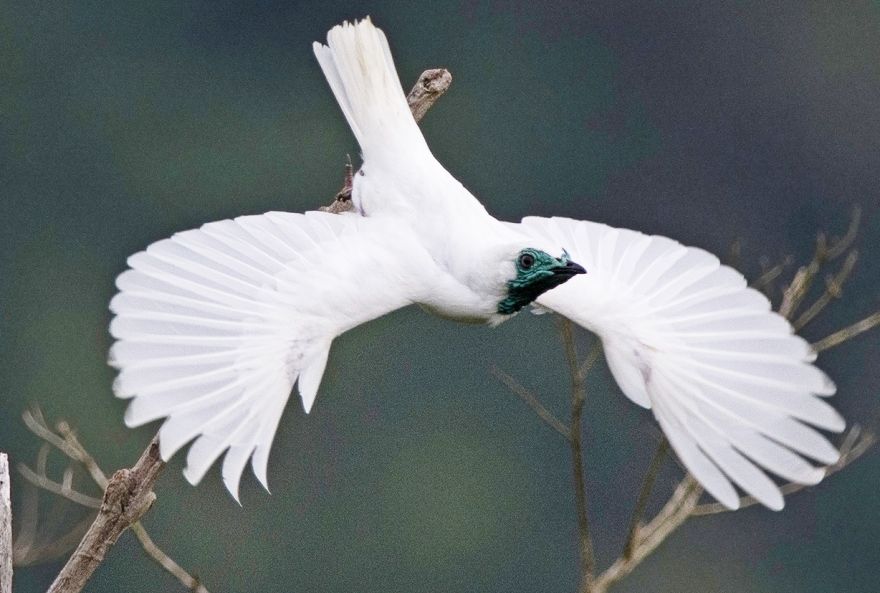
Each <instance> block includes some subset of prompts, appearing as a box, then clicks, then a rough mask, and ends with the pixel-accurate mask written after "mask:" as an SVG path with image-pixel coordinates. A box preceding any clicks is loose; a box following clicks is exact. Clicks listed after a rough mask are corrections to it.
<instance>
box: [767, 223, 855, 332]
mask: <svg viewBox="0 0 880 593" xmlns="http://www.w3.org/2000/svg"><path fill="white" fill-rule="evenodd" d="M861 216H862V210H861V208H859V207H858V206H856V207H854V208H853V213H852V218H851V219H850V224H849V228H848V229H847V231H846V234H844V236H843V237H840V238H839V239H836V240H834V241H833V244H831V245H829V244H828V240H827V238H826V236H825V233H819V235H818V236H817V237H816V249H815V252H814V254H813V259H812V261H810V263H809V264H807V265H806V266H804V267H802V268H800V269H799V270H798V271H797V273H796V274H795V276H794V279H793V280H792V281H791V284H789V285H788V287H787V288H786V289H785V291H783V296H782V304H780V306H779V314H780V315H782V316H783V317H785V318H786V319H791V318H792V317H794V314H795V313H796V312H797V309H798V307H799V306H800V304H801V303H802V302H803V300H804V298H806V296H807V294H808V293H809V292H810V288H811V286H812V285H813V279H814V278H815V277H816V275H817V274H818V273H819V271H820V270H821V269H822V266H823V265H824V264H825V263H827V262H830V261H833V260H835V259H837V258H838V257H840V256H841V255H843V254H844V253H846V252H847V251H848V250H849V248H850V247H851V246H852V244H853V243H854V242H855V240H856V237H857V235H858V231H859V224H860V221H861Z"/></svg>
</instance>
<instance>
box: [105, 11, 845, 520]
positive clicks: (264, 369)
mask: <svg viewBox="0 0 880 593" xmlns="http://www.w3.org/2000/svg"><path fill="white" fill-rule="evenodd" d="M314 50H315V55H316V56H317V58H318V61H319V63H320V65H321V68H322V70H323V71H324V74H325V76H326V78H327V80H328V82H329V84H330V87H331V89H332V91H333V94H334V95H335V97H336V100H337V102H338V103H339V105H340V107H341V109H342V111H343V113H344V115H345V117H346V120H347V121H348V123H349V125H350V127H351V129H352V131H353V132H354V134H355V136H356V138H357V140H358V143H359V144H360V146H361V149H362V151H363V157H364V165H363V167H362V168H361V170H360V174H358V175H356V176H355V182H354V188H353V196H352V199H353V201H354V204H355V206H356V212H355V213H348V214H344V215H332V214H326V213H319V212H309V213H307V214H304V215H303V214H289V213H281V212H272V213H268V214H265V215H262V216H246V217H241V218H238V219H235V220H225V221H220V222H214V223H209V224H206V225H205V226H203V227H201V228H200V229H198V230H191V231H186V232H183V233H178V234H177V235H174V236H173V237H171V238H170V239H166V240H163V241H159V242H157V243H154V244H153V245H151V246H150V247H148V248H147V249H146V251H144V252H141V253H138V254H135V255H134V256H132V257H131V258H129V261H128V264H129V266H130V268H131V269H130V270H128V271H126V272H124V273H123V274H122V275H120V276H119V278H118V280H117V286H118V288H119V290H120V292H119V294H117V295H116V297H115V298H114V299H113V301H112V302H111V310H112V311H113V313H114V314H115V318H114V320H113V322H112V324H111V327H110V331H111V334H112V335H113V337H114V338H116V339H117V342H116V343H115V344H114V346H113V348H112V350H111V353H110V360H111V364H113V365H114V366H116V367H117V368H118V369H119V371H120V372H119V377H118V378H117V380H116V383H115V391H116V394H117V395H118V396H120V397H126V398H133V399H132V402H131V405H130V406H129V408H128V411H127V413H126V417H125V420H126V423H128V424H129V425H130V426H137V425H140V424H144V423H146V422H150V421H152V420H156V419H159V418H167V419H166V420H165V422H164V423H163V425H162V428H161V429H160V447H161V453H162V456H163V458H165V459H168V458H169V457H170V456H171V455H173V454H174V453H175V452H176V451H177V450H179V449H180V448H181V447H183V446H184V445H186V444H187V443H188V442H190V441H193V442H192V445H191V446H190V448H189V452H188V454H187V468H186V470H185V476H186V477H187V479H188V480H189V481H190V482H192V483H193V484H195V483H197V482H198V481H199V480H200V479H201V478H202V477H203V476H204V474H205V472H207V470H208V469H209V468H210V466H211V465H212V464H213V463H214V461H216V460H217V459H218V458H219V457H220V456H221V455H223V454H224V452H225V457H224V460H223V480H224V482H225V484H226V486H227V488H228V489H229V491H230V492H231V493H232V494H233V496H236V497H237V495H238V484H239V481H240V478H241V475H242V472H243V470H244V466H245V465H246V464H247V461H248V460H249V459H252V462H253V467H254V472H255V474H256V476H257V478H258V479H259V480H260V482H261V483H262V484H263V485H266V484H267V462H268V456H269V449H270V447H271V443H272V439H273V437H274V434H275V431H276V428H277V426H278V422H279V419H280V417H281V412H282V410H283V408H284V406H285V404H286V402H287V399H288V397H289V395H290V393H291V391H292V389H293V386H294V384H296V385H297V389H298V392H299V394H300V397H301V398H302V402H303V406H304V407H305V410H306V411H307V412H308V411H309V409H310V408H311V406H312V403H313V402H314V400H315V396H316V394H317V392H318V388H319V385H320V382H321V377H322V375H323V372H324V368H325V365H326V363H327V356H328V354H329V351H330V345H331V343H332V341H333V339H334V338H335V337H336V336H338V335H340V334H341V333H343V332H345V331H347V330H348V329H351V328H352V327H355V326H357V325H359V324H361V323H364V322H366V321H369V320H371V319H374V318H376V317H379V316H381V315H384V314H385V313H388V312H390V311H393V310H395V309H397V308H400V307H403V306H406V305H408V304H411V303H418V304H420V305H422V306H423V307H424V308H425V309H427V310H428V311H430V312H432V313H435V314H438V315H441V316H443V317H447V318H450V319H455V320H459V321H467V322H483V323H490V324H497V323H500V322H502V321H504V320H506V319H508V318H510V317H511V316H512V315H511V314H510V313H509V310H508V309H505V308H504V305H503V304H504V303H506V302H507V301H505V299H508V300H510V299H513V298H514V296H516V287H517V286H520V285H519V284H517V282H519V281H521V282H524V283H526V284H528V283H532V282H544V280H540V281H536V280H533V279H532V278H533V277H532V276H529V274H530V273H531V272H533V271H534V270H532V269H531V266H532V265H538V264H534V263H533V264H529V265H528V266H527V265H526V264H527V263H529V262H527V261H526V260H524V259H522V258H523V257H524V256H523V254H524V253H526V252H528V253H529V254H533V255H536V257H537V259H538V260H541V258H545V259H546V258H549V259H546V261H549V262H550V263H549V264H547V265H548V266H551V267H550V268H547V270H550V271H548V272H547V274H545V275H544V276H543V277H545V278H546V277H547V275H548V274H549V275H551V276H554V277H558V280H557V281H555V282H554V286H555V288H551V287H549V286H548V287H544V285H541V286H542V289H541V290H540V291H533V292H534V293H535V294H532V293H531V292H528V291H526V292H527V293H528V294H529V296H528V297H527V298H526V300H531V299H534V298H535V296H537V303H538V304H540V305H541V306H542V307H545V308H548V309H551V310H553V311H556V312H557V313H559V314H561V315H564V316H566V317H568V318H570V319H571V320H572V321H574V322H576V323H578V324H580V325H582V326H584V327H586V328H587V329H589V330H591V331H593V332H595V333H596V334H598V335H599V337H600V338H601V339H602V343H603V345H604V348H605V352H606V356H607V359H608V364H609V367H610V368H611V371H612V373H613V375H614V377H615V379H616V380H617V382H618V384H619V385H620V387H621V389H622V390H623V392H624V393H625V394H626V396H627V397H628V398H629V399H631V400H632V401H633V402H635V403H637V404H638V405H640V406H642V407H645V408H651V409H652V411H653V413H654V416H655V417H656V419H657V421H658V423H659V424H660V427H661V428H662V429H663V431H664V433H665V434H666V435H667V437H668V438H669V441H670V443H671V445H672V447H673V449H674V450H675V451H676V453H677V454H678V456H679V457H680V459H681V461H682V462H683V464H684V465H685V466H686V467H687V468H688V470H690V471H691V472H692V473H693V475H694V476H695V477H696V478H697V479H698V480H699V481H700V483H701V484H703V486H705V488H706V489H707V490H708V491H709V492H710V493H711V494H712V495H713V496H715V497H716V498H717V499H718V500H719V501H721V502H722V503H723V504H725V505H727V506H728V507H731V508H735V507H736V506H737V505H738V497H739V495H738V494H737V492H736V490H735V488H734V486H733V484H736V485H738V486H739V487H740V488H741V489H742V490H744V491H746V492H748V493H749V494H752V495H753V496H755V497H756V498H757V499H758V500H760V501H761V502H762V503H763V504H765V505H766V506H768V507H770V508H773V509H779V508H782V506H783V500H782V495H781V494H780V492H779V489H778V488H777V487H776V484H775V483H774V482H773V480H771V479H770V478H769V477H767V475H766V474H765V473H764V470H767V471H770V472H773V473H774V474H776V475H778V476H781V477H782V478H785V479H787V480H793V481H796V482H801V483H806V484H813V483H816V482H818V481H819V480H820V479H821V478H822V476H823V475H824V474H823V471H822V470H821V469H819V468H817V467H814V466H813V465H812V464H810V463H809V462H808V461H806V460H805V459H804V457H803V456H806V457H808V458H810V459H813V460H815V461H817V462H819V463H822V464H828V463H833V462H834V461H836V460H837V457H838V454H837V451H836V450H835V449H834V447H833V446H832V445H831V444H830V443H829V442H828V441H827V440H826V439H825V437H823V436H822V435H821V434H820V433H819V432H818V431H817V430H815V428H813V427H816V428H821V429H825V430H830V431H840V430H842V429H843V427H844V422H843V419H842V418H841V417H840V415H839V414H838V413H837V412H836V411H835V410H834V409H833V408H832V407H831V406H829V405H828V404H827V403H826V402H825V401H824V400H823V399H822V396H827V395H831V394H832V393H834V385H833V383H832V382H831V381H830V380H829V379H828V378H827V377H826V376H825V374H824V373H822V371H820V370H819V369H817V368H816V367H815V366H813V364H812V362H813V360H814V359H815V354H814V353H813V352H812V350H811V349H810V347H809V345H808V344H807V343H806V342H805V341H804V340H802V339H801V338H799V337H797V336H795V335H794V334H793V333H792V329H791V326H790V325H789V324H788V322H787V321H786V320H785V319H783V318H782V317H780V316H779V315H777V314H776V313H773V312H772V311H771V310H770V304H769V302H768V301H767V299H766V298H764V297H763V295H761V294H760V293H758V292H756V291H754V290H751V289H749V288H747V287H746V283H745V280H744V279H743V277H742V276H741V275H740V274H739V273H738V272H736V271H734V270H732V269H731V268H728V267H726V266H723V265H721V264H720V263H719V261H718V259H717V258H716V257H715V256H713V255H711V254H709V253H707V252H705V251H702V250H700V249H695V248H688V247H684V246H682V245H680V244H679V243H677V242H675V241H673V240H671V239H667V238H664V237H656V236H654V237H651V236H647V235H643V234H641V233H637V232H634V231H629V230H624V229H614V228H611V227H608V226H605V225H602V224H597V223H592V222H585V221H575V220H570V219H562V218H553V219H545V218H526V219H524V220H523V221H522V223H520V224H513V223H502V222H499V221H498V220H496V219H495V218H493V217H492V216H490V215H489V214H488V213H487V212H486V210H485V208H483V206H482V205H481V204H480V203H479V202H478V201H477V200H476V198H474V197H473V196H472V195H471V194H470V193H469V192H468V191H467V190H466V189H465V188H464V187H463V186H462V185H461V184H460V183H459V182H458V181H456V180H455V179H454V178H453V177H452V176H451V175H450V174H449V173H448V172H447V171H446V170H445V169H444V168H443V167H442V166H441V165H440V164H439V163H438V162H437V161H436V159H434V157H433V156H432V155H431V152H430V150H429V149H428V146H427V144H426V143H425V140H424V138H423V137H422V134H421V132H420V131H419V129H418V126H417V125H416V123H415V121H414V120H413V118H412V116H411V114H410V111H409V108H408V107H407V103H406V99H405V96H404V94H403V90H402V88H401V85H400V82H399V80H398V78H397V74H396V72H395V70H394V64H393V61H392V58H391V53H390V51H389V49H388V44H387V42H386V40H385V36H384V35H383V34H382V32H381V31H379V30H378V29H376V28H375V27H374V26H373V25H372V23H371V22H370V21H369V20H368V19H367V20H364V21H360V22H359V23H356V24H348V23H345V24H343V25H340V26H337V27H334V28H333V29H332V30H331V31H330V32H329V34H328V45H327V46H324V45H321V44H318V43H316V44H315V46H314ZM563 248H564V249H565V250H567V252H568V253H569V254H570V257H571V261H572V262H577V264H580V265H581V266H583V267H584V268H586V269H587V271H588V274H587V275H585V276H584V275H577V274H578V271H582V270H580V269H579V267H578V266H576V265H574V264H572V263H570V262H568V261H567V260H566V259H565V258H564V257H563V258H561V259H559V258H557V259H553V258H552V257H551V256H549V255H548V254H551V253H558V252H560V251H562V249H563ZM532 260H533V261H534V260H535V258H534V257H533V258H532ZM541 261H543V260H541ZM554 262H555V263H554ZM542 265H543V264H542ZM535 269H537V268H535ZM365 270H368V271H369V273H364V271H365ZM534 277H535V278H536V277H537V276H534ZM560 282H561V284H559V283H560ZM556 284H559V285H558V286H556ZM530 286H532V285H530ZM535 286H536V285H535ZM516 302H517V305H516V307H514V310H518V309H519V307H520V306H522V305H521V304H520V301H516ZM193 439H195V440H193Z"/></svg>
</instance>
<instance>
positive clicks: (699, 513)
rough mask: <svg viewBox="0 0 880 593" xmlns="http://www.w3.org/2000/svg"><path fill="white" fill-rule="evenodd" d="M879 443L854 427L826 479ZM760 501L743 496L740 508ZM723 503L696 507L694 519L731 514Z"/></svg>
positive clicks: (792, 486) (790, 489)
mask: <svg viewBox="0 0 880 593" xmlns="http://www.w3.org/2000/svg"><path fill="white" fill-rule="evenodd" d="M876 442H877V435H876V434H875V433H874V432H873V431H863V430H862V429H861V427H859V425H855V426H853V427H852V428H851V429H850V430H849V431H848V432H847V433H846V436H845V437H844V440H843V443H842V444H841V445H840V458H839V459H838V460H837V463H834V464H832V465H829V466H828V467H826V468H825V477H826V478H827V477H828V476H830V475H832V474H835V473H837V472H839V471H840V470H842V469H843V468H845V467H846V466H848V465H849V464H851V463H852V462H853V461H855V460H856V459H858V458H859V457H861V456H862V455H864V454H865V453H866V452H867V451H868V449H870V448H871V447H872V446H873V445H874V444H875V443H876ZM809 487H810V486H809V485H808V484H798V483H797V482H789V483H787V484H785V485H783V486H780V488H779V490H780V492H782V493H783V494H785V495H788V494H793V493H795V492H799V491H801V490H803V489H804V488H809ZM758 502H759V501H758V500H757V499H755V498H754V497H752V496H743V497H742V498H740V499H739V508H741V509H744V508H746V507H750V506H752V505H755V504H758ZM730 510H731V509H729V508H727V507H726V506H724V505H723V504H721V503H718V502H714V503H707V504H701V505H698V506H696V507H694V510H693V511H692V512H691V515H692V516H694V517H703V516H706V515H717V514H719V513H726V512H729V511H730Z"/></svg>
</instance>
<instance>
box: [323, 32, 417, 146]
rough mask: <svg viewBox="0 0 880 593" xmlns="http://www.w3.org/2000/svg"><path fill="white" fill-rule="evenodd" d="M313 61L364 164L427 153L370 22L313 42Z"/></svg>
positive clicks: (382, 43) (384, 47)
mask: <svg viewBox="0 0 880 593" xmlns="http://www.w3.org/2000/svg"><path fill="white" fill-rule="evenodd" d="M313 48H314V51H315V57H317V58H318V63H319V64H320V65H321V70H323V71H324V76H325V77H326V78H327V82H328V83H329V84H330V88H331V89H332V90H333V94H334V95H335V97H336V101H337V102H338V103H339V107H340V108H341V109H342V113H343V114H345V119H346V120H347V121H348V125H349V126H350V127H351V131H352V132H354V135H355V137H356V138H357V141H358V144H360V147H361V151H362V152H363V156H364V159H365V160H367V159H368V160H373V161H375V160H381V159H382V157H389V158H390V159H392V160H396V159H395V156H398V155H400V156H403V155H409V154H411V153H412V152H413V151H414V150H428V147H427V144H426V143H425V139H424V138H423V137H422V133H421V132H420V131H419V128H418V126H417V125H416V122H415V120H414V119H413V116H412V113H411V112H410V109H409V105H408V104H407V101H406V95H404V92H403V88H402V87H401V86H400V79H398V77H397V72H396V71H395V69H394V60H393V59H392V58H391V50H390V49H389V48H388V41H387V40H386V39H385V34H384V33H383V32H382V31H381V30H380V29H377V28H376V27H375V26H374V25H373V23H372V22H371V21H370V19H369V17H367V18H365V19H364V20H362V21H357V22H355V23H348V22H345V23H343V24H341V25H337V26H335V27H333V28H332V29H331V30H330V31H329V32H328V33H327V45H323V44H321V43H318V42H315V43H314V45H313Z"/></svg>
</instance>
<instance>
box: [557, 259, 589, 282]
mask: <svg viewBox="0 0 880 593" xmlns="http://www.w3.org/2000/svg"><path fill="white" fill-rule="evenodd" d="M586 273H587V271H586V270H585V269H584V268H583V266H581V265H579V264H576V263H574V262H573V261H570V262H567V263H566V264H565V265H564V266H557V267H555V268H553V275H554V276H563V277H565V278H571V277H572V276H575V275H577V274H586Z"/></svg>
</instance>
